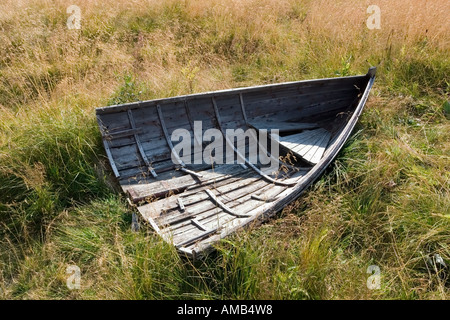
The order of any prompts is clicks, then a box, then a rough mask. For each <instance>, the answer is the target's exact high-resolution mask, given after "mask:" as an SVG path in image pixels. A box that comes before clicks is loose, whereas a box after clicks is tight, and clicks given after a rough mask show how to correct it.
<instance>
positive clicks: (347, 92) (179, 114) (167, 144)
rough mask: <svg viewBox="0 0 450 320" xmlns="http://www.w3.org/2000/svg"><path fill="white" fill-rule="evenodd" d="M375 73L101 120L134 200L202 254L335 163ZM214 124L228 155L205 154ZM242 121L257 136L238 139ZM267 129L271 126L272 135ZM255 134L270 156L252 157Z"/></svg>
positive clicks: (174, 101) (203, 98)
mask: <svg viewBox="0 0 450 320" xmlns="http://www.w3.org/2000/svg"><path fill="white" fill-rule="evenodd" d="M369 79H370V77H369V76H368V75H365V76H353V77H345V78H335V79H322V80H311V81H302V82H292V83H284V84H277V85H266V86H258V87H250V88H243V89H231V90H226V91H217V92H210V93H204V94H194V95H188V96H182V97H175V98H167V99H159V100H152V101H145V102H137V103H131V104H126V105H119V106H113V107H105V108H98V109H97V119H98V122H99V126H100V130H101V133H102V138H103V143H104V146H105V150H106V153H107V156H108V158H109V162H110V164H111V167H112V171H113V172H114V174H115V176H116V178H117V179H118V181H119V183H120V186H121V187H122V189H123V191H124V192H125V193H126V194H127V196H128V198H129V200H130V202H131V203H133V205H135V206H136V207H137V209H138V211H139V212H140V214H141V215H142V217H143V218H144V219H145V220H146V221H148V222H150V224H151V225H152V227H153V228H154V229H155V230H156V231H157V233H158V234H159V235H161V236H162V237H163V238H164V239H165V240H166V241H168V242H170V243H172V244H174V245H175V246H176V247H177V248H178V249H180V250H181V251H184V252H186V253H188V254H192V252H199V251H201V250H202V248H205V247H208V246H210V245H211V244H212V243H214V242H215V241H217V240H218V239H221V238H222V237H224V236H225V235H226V234H228V233H229V231H230V230H234V229H236V228H237V227H239V226H240V225H243V224H245V223H246V222H248V221H249V219H250V218H251V217H252V216H253V215H255V214H256V213H257V212H260V210H261V208H266V207H267V206H268V205H270V204H271V203H275V202H276V201H277V200H279V199H280V198H281V197H283V196H285V195H286V194H288V193H289V190H291V189H293V188H295V186H296V184H297V183H298V182H299V181H300V180H301V179H302V177H304V176H305V175H307V174H308V172H309V171H310V170H311V169H312V168H314V167H315V166H317V165H318V164H320V163H321V161H325V160H324V159H326V158H327V156H328V155H327V150H328V148H329V146H330V145H332V144H333V142H335V141H336V139H338V138H339V136H340V133H341V132H342V130H343V129H344V127H345V126H346V124H347V122H348V120H349V118H350V117H351V116H352V114H353V112H354V110H355V108H356V107H357V105H358V104H359V102H360V100H361V97H362V95H363V93H364V91H365V89H366V87H367V86H368V82H369ZM196 123H197V124H198V123H201V129H200V130H195V125H196ZM177 129H184V130H185V132H189V133H190V139H191V141H190V144H191V146H192V148H191V149H190V154H184V153H185V152H186V151H185V150H183V154H177V153H174V152H173V150H174V148H175V147H176V145H177V143H178V141H175V140H173V134H174V131H175V130H177ZM208 129H216V132H217V131H219V132H221V133H222V137H221V138H222V141H218V142H217V143H218V144H217V145H219V144H222V146H223V149H222V150H224V152H223V154H222V155H221V154H220V153H217V149H216V150H209V152H210V157H208V156H205V154H206V155H208V154H207V152H208V151H207V150H208V149H207V147H208V145H209V144H210V143H211V141H208V139H205V137H207V136H208ZM236 129H242V130H243V131H244V132H248V134H247V135H239V136H237V137H236V139H230V138H229V137H228V136H227V134H226V133H227V130H236ZM249 129H252V130H249ZM260 130H262V131H264V130H267V132H268V134H269V135H268V140H267V141H262V135H261V132H262V131H260ZM264 137H265V136H264ZM215 139H216V138H214V141H215ZM252 142H256V145H257V147H258V151H259V152H261V151H262V152H263V153H264V155H266V156H267V157H266V158H265V163H264V164H263V163H262V162H263V161H262V158H260V157H256V161H250V159H255V155H254V152H255V149H252V148H251V147H250V144H251V143H252ZM200 146H201V147H200ZM243 146H244V147H243ZM227 148H228V151H230V150H231V151H232V155H233V157H234V162H233V163H230V161H229V158H226V156H228V157H229V155H230V152H228V153H227V152H225V150H227ZM274 148H276V149H274ZM275 151H277V152H276V153H275ZM273 154H276V157H274V156H273ZM252 156H253V157H252ZM174 157H175V158H176V160H177V161H174ZM271 157H272V158H276V159H275V160H277V161H278V160H279V165H278V166H277V170H273V166H269V170H268V165H267V159H270V158H271ZM208 158H209V161H208ZM195 159H201V162H199V161H195ZM211 159H212V160H211ZM214 159H215V161H214ZM220 159H222V161H220ZM189 160H190V161H189Z"/></svg>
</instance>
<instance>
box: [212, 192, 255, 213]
mask: <svg viewBox="0 0 450 320" xmlns="http://www.w3.org/2000/svg"><path fill="white" fill-rule="evenodd" d="M205 191H206V193H207V194H208V195H209V197H210V198H211V199H212V200H213V201H214V202H215V203H216V204H217V205H218V206H219V207H220V208H222V210H223V211H225V212H228V213H229V214H231V215H233V216H235V217H239V218H245V217H248V215H246V214H242V213H238V212H234V211H233V210H232V209H231V208H229V207H228V206H227V205H226V204H225V203H223V202H222V201H220V200H219V199H218V198H217V197H216V195H215V194H214V193H213V192H212V191H211V190H209V189H206V190H205Z"/></svg>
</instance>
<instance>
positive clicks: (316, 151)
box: [302, 131, 331, 164]
mask: <svg viewBox="0 0 450 320" xmlns="http://www.w3.org/2000/svg"><path fill="white" fill-rule="evenodd" d="M330 137H331V134H330V133H329V132H328V131H327V132H325V133H324V134H323V136H322V139H321V140H320V141H318V142H317V143H316V144H315V145H314V147H313V148H311V150H309V151H308V152H307V153H306V154H304V155H303V156H302V157H303V159H305V160H306V161H307V162H309V163H311V164H316V163H318V162H319V161H320V159H322V156H323V153H324V152H325V149H326V147H327V145H328V142H329V141H330Z"/></svg>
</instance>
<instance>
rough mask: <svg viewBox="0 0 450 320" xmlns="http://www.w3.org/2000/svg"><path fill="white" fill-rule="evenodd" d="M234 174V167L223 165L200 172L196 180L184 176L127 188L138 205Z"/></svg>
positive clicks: (189, 176)
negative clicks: (149, 199)
mask: <svg viewBox="0 0 450 320" xmlns="http://www.w3.org/2000/svg"><path fill="white" fill-rule="evenodd" d="M188 171H190V170H188ZM188 173H190V172H188ZM238 173H239V171H238ZM235 174H236V166H233V165H226V164H225V165H222V166H220V167H216V168H213V169H209V170H206V171H204V172H202V175H201V176H197V177H196V179H194V178H193V177H192V176H191V175H185V176H181V177H178V178H173V179H169V180H161V181H154V182H151V183H145V184H136V185H134V186H130V187H128V194H129V195H130V197H131V200H132V201H133V202H134V203H138V202H140V201H144V200H145V199H146V198H160V197H163V196H165V195H167V194H169V193H180V192H182V191H184V190H186V189H187V188H188V187H190V186H195V185H208V184H211V183H214V182H218V181H221V180H224V179H227V178H230V177H232V176H233V175H235Z"/></svg>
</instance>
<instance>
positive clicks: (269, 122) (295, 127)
mask: <svg viewBox="0 0 450 320" xmlns="http://www.w3.org/2000/svg"><path fill="white" fill-rule="evenodd" d="M249 123H250V125H251V126H252V127H253V128H255V129H257V130H262V129H267V130H274V129H277V130H278V131H279V132H280V133H283V132H289V131H300V130H305V129H313V128H317V127H318V125H317V123H296V122H286V121H277V120H273V119H264V120H252V121H250V122H249Z"/></svg>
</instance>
